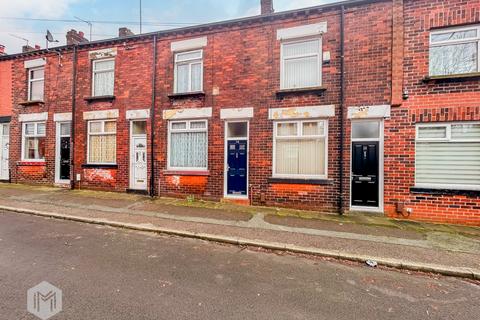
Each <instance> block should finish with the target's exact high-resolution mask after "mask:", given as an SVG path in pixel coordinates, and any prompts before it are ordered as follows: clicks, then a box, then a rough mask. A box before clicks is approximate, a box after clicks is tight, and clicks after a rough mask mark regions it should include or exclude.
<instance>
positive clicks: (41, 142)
mask: <svg viewBox="0 0 480 320" xmlns="http://www.w3.org/2000/svg"><path fill="white" fill-rule="evenodd" d="M45 135H46V129H45V122H24V123H22V160H23V161H44V160H45V140H46V138H45Z"/></svg>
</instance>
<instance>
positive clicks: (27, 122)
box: [21, 121, 47, 162]
mask: <svg viewBox="0 0 480 320" xmlns="http://www.w3.org/2000/svg"><path fill="white" fill-rule="evenodd" d="M31 123H33V124H35V126H34V132H35V134H34V135H29V136H25V126H26V125H27V124H31ZM39 123H43V124H45V135H43V136H40V135H37V126H38V124H39ZM42 137H43V138H45V140H46V139H47V121H25V122H22V134H21V138H22V152H21V155H22V157H21V161H22V162H46V160H45V157H44V158H43V159H25V138H42ZM45 143H46V141H45ZM45 148H46V146H45Z"/></svg>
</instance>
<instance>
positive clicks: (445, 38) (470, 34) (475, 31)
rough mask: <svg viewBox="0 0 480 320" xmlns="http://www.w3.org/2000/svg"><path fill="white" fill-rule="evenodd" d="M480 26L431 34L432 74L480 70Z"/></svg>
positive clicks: (439, 74)
mask: <svg viewBox="0 0 480 320" xmlns="http://www.w3.org/2000/svg"><path fill="white" fill-rule="evenodd" d="M479 50H480V26H474V27H465V28H456V29H448V30H439V31H435V32H432V33H431V34H430V76H445V75H455V74H466V73H475V72H480V67H479V64H480V60H479V54H478V53H479Z"/></svg>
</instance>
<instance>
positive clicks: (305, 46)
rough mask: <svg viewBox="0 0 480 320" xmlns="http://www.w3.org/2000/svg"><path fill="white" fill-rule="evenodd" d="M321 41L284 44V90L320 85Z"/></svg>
mask: <svg viewBox="0 0 480 320" xmlns="http://www.w3.org/2000/svg"><path fill="white" fill-rule="evenodd" d="M320 51H321V49H320V39H315V40H309V41H303V42H295V43H284V44H282V58H283V61H282V64H283V75H282V88H283V89H292V88H305V87H314V86H319V85H320V53H321V52H320Z"/></svg>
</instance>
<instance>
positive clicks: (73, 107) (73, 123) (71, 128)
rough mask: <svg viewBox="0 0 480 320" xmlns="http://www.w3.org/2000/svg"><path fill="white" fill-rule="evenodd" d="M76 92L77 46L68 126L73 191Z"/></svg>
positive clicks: (74, 56)
mask: <svg viewBox="0 0 480 320" xmlns="http://www.w3.org/2000/svg"><path fill="white" fill-rule="evenodd" d="M76 92H77V46H76V45H75V46H74V47H73V67H72V121H71V126H70V145H71V150H70V152H71V155H72V156H71V160H70V172H71V175H72V180H71V181H70V187H71V189H75V181H76V177H75V176H76V174H75V109H76V108H75V107H76V97H75V94H76Z"/></svg>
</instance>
